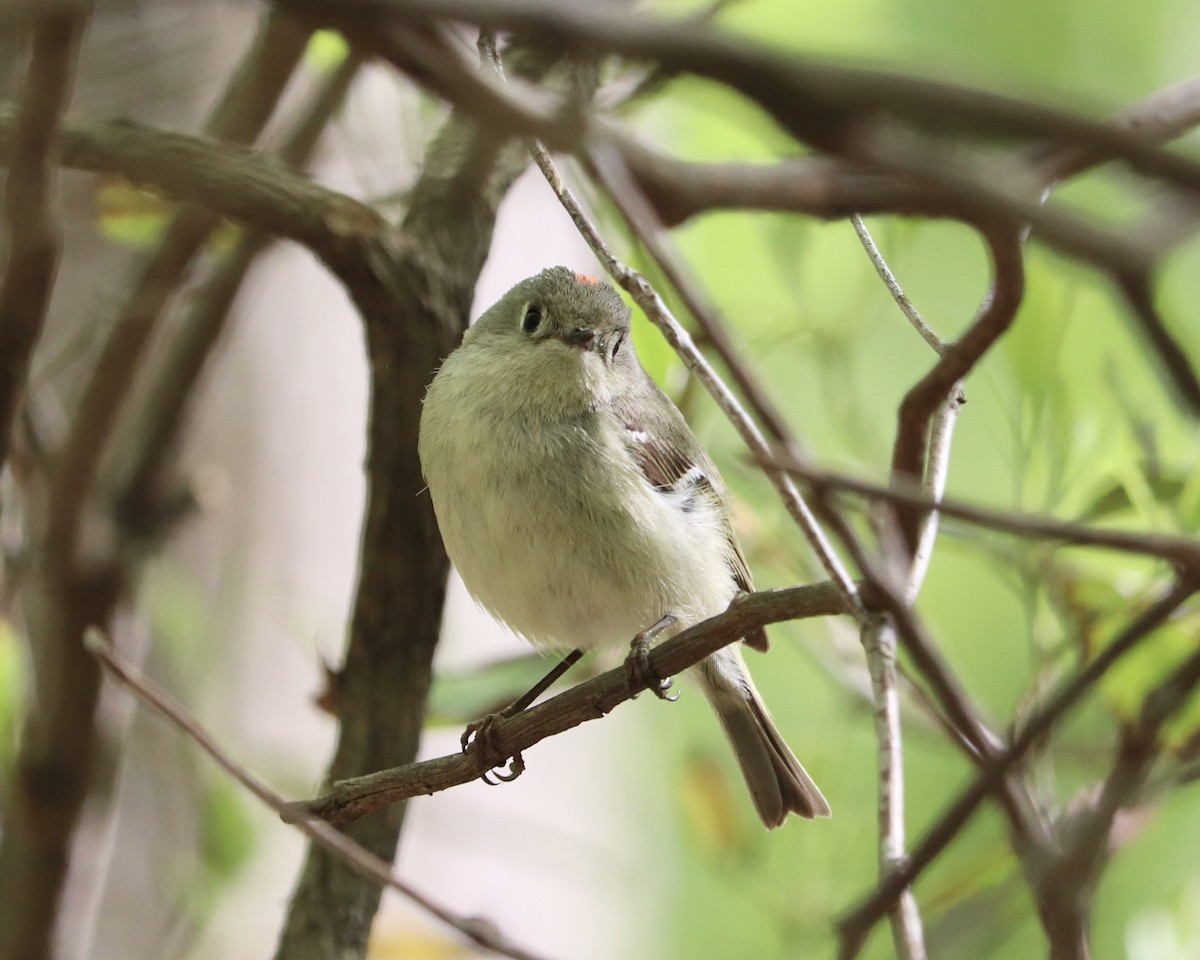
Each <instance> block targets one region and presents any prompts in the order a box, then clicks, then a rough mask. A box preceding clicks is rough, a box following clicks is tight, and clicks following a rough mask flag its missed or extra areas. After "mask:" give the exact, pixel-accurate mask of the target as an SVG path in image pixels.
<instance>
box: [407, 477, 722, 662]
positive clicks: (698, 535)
mask: <svg viewBox="0 0 1200 960" xmlns="http://www.w3.org/2000/svg"><path fill="white" fill-rule="evenodd" d="M476 463H477V465H476V466H474V467H472V466H471V465H469V464H467V463H463V464H461V466H462V469H460V470H459V471H457V472H456V476H455V477H454V478H453V479H452V480H450V481H449V483H448V484H447V485H446V486H445V487H443V488H442V489H440V490H435V489H434V488H433V486H432V485H431V491H433V493H434V506H435V509H437V512H438V516H439V521H441V518H443V517H446V518H450V517H452V518H453V521H452V522H450V523H446V522H442V534H443V539H444V540H445V543H446V549H447V552H448V553H449V555H450V558H451V560H452V561H453V562H454V564H455V566H456V567H457V568H458V571H459V573H460V575H461V576H462V578H463V582H464V583H465V584H466V586H467V589H468V590H469V591H470V593H471V594H472V596H473V597H474V598H475V600H476V601H477V602H478V603H479V604H480V605H481V606H483V607H484V608H485V609H487V610H488V611H489V612H490V613H492V614H493V615H494V616H495V617H496V618H497V619H499V620H501V621H502V622H503V623H505V624H506V625H507V626H508V627H510V628H511V629H512V630H514V631H515V632H517V633H519V634H521V635H522V636H524V637H526V638H527V639H528V640H530V641H532V642H533V643H535V644H538V645H540V646H547V647H560V648H566V649H569V648H572V647H580V648H583V649H589V648H595V647H603V646H619V645H624V644H628V643H629V641H630V640H631V639H632V638H633V636H634V635H635V634H636V633H638V632H640V631H642V630H645V629H646V628H648V627H650V626H652V625H653V624H655V623H657V622H658V620H660V619H661V618H662V617H663V616H664V615H666V614H671V615H673V616H675V617H676V618H677V620H678V621H679V623H680V624H681V625H687V624H688V623H692V622H696V621H697V620H700V619H703V617H705V616H709V615H711V614H713V613H716V612H718V611H720V610H721V609H723V608H724V607H725V605H726V604H727V603H728V602H729V600H730V598H731V597H732V596H733V594H734V592H735V587H734V584H733V581H732V577H731V574H730V570H729V567H728V564H727V562H726V560H725V554H724V551H723V548H722V535H721V534H720V532H719V531H717V530H716V529H715V528H716V527H717V524H715V523H714V524H706V523H705V522H704V518H703V517H701V518H696V517H694V516H688V515H685V514H684V513H683V512H681V511H680V510H678V509H677V508H676V507H675V506H673V505H672V504H671V503H670V502H668V500H667V499H666V498H665V497H663V496H662V495H661V494H659V493H658V492H657V491H655V490H654V489H653V488H651V487H650V486H649V484H647V483H645V482H644V481H642V480H641V478H640V477H625V476H624V475H622V474H620V473H616V474H615V481H614V471H612V470H611V469H610V468H606V469H604V470H602V471H592V470H591V467H593V466H596V465H595V464H592V465H589V464H587V463H582V462H581V463H577V464H572V467H573V469H575V470H577V471H582V472H583V473H584V474H585V475H586V474H588V473H593V472H597V473H599V474H600V475H602V476H604V477H605V478H606V479H607V480H608V481H609V482H608V483H606V484H598V483H595V482H586V483H578V484H573V485H572V489H573V490H574V491H575V495H571V494H567V493H564V491H563V490H562V489H561V488H559V489H557V490H554V489H551V487H550V486H549V483H548V482H546V481H545V478H546V477H547V476H556V477H561V476H564V475H566V476H569V475H570V474H569V473H564V471H563V470H562V469H561V466H562V465H561V464H558V465H556V469H553V470H545V469H543V470H537V469H535V470H533V471H525V472H522V473H517V472H515V471H512V470H492V471H484V470H483V469H481V468H480V466H479V464H480V461H477V462H476ZM584 491H586V495H584ZM448 497H453V498H454V499H455V507H454V509H452V510H446V509H445V503H444V501H445V500H446V498H448ZM439 501H443V502H442V503H439Z"/></svg>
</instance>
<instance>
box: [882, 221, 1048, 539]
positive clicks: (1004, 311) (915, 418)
mask: <svg viewBox="0 0 1200 960" xmlns="http://www.w3.org/2000/svg"><path fill="white" fill-rule="evenodd" d="M984 239H985V240H986V241H987V244H988V247H989V249H990V251H991V254H992V264H993V270H992V277H993V280H992V288H991V291H990V294H989V298H988V301H987V303H986V304H985V305H984V307H983V309H982V310H980V312H979V316H978V317H977V318H976V320H975V321H974V322H973V323H972V324H971V325H970V327H968V328H967V331H966V332H965V333H964V334H963V335H962V337H960V338H959V339H958V340H956V341H954V343H952V344H949V345H948V346H947V347H946V349H945V351H944V352H943V353H942V354H941V356H940V357H939V358H938V362H937V363H936V364H935V365H934V366H933V368H932V369H931V370H930V371H929V373H927V374H926V375H925V376H924V377H922V378H921V380H920V381H918V382H917V384H916V385H915V386H913V388H912V389H910V390H909V391H908V393H907V394H905V396H904V400H903V401H902V402H901V404H900V412H899V417H898V425H897V430H896V442H895V446H894V449H893V453H892V479H893V481H896V480H900V479H901V478H903V477H910V478H918V479H919V478H921V477H923V476H924V475H925V471H926V466H927V462H928V453H929V439H930V438H929V428H930V421H931V420H932V418H933V415H934V413H935V412H936V411H937V408H938V406H939V405H941V404H943V403H945V402H946V400H947V398H949V397H951V396H952V395H953V391H955V390H956V389H958V384H959V382H960V381H961V380H963V378H964V377H966V375H967V374H968V373H970V372H971V370H972V369H974V367H975V365H976V364H978V363H979V361H980V360H982V359H983V357H984V356H985V355H986V353H987V352H988V350H990V349H991V348H992V347H993V346H994V345H995V343H996V341H997V340H999V339H1000V337H1001V335H1003V333H1004V332H1005V331H1006V330H1007V329H1008V328H1009V327H1010V326H1011V325H1012V322H1013V320H1014V319H1016V315H1017V308H1018V307H1019V306H1020V305H1021V300H1022V298H1023V296H1024V292H1025V268H1024V261H1023V259H1022V252H1021V243H1020V237H1019V236H1018V235H1017V234H1016V233H1015V232H1014V231H1012V230H1010V229H1008V228H1007V227H1000V228H994V229H991V230H985V231H984ZM899 520H900V527H901V530H902V531H903V533H904V536H905V539H906V541H907V542H908V544H909V546H910V549H911V548H913V547H915V545H916V528H917V525H918V517H917V516H916V515H914V513H913V512H912V511H901V512H900V514H899Z"/></svg>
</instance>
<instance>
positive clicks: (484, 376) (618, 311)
mask: <svg viewBox="0 0 1200 960" xmlns="http://www.w3.org/2000/svg"><path fill="white" fill-rule="evenodd" d="M418 447H419V453H420V458H421V467H422V470H423V472H424V475H425V480H426V482H427V484H428V486H429V493H430V495H431V497H432V498H433V507H434V512H435V513H436V515H437V521H438V526H439V528H440V530H441V533H442V539H443V540H444V541H445V544H446V551H447V553H448V554H449V556H450V559H451V560H452V561H453V562H454V565H455V566H456V567H457V568H458V572H459V574H460V575H461V576H462V579H463V582H464V583H465V584H466V587H467V589H468V590H469V591H470V593H471V595H472V596H473V597H474V598H475V600H476V601H477V602H478V603H479V604H480V605H481V606H482V607H483V608H484V609H486V610H487V611H488V612H490V613H491V614H492V615H493V616H494V617H495V618H496V619H497V620H499V621H501V622H502V623H504V624H505V625H507V626H508V627H509V628H510V629H511V630H513V631H514V632H515V633H517V634H519V635H521V636H523V637H525V638H526V639H527V640H529V641H530V642H532V643H534V644H535V645H538V646H541V647H548V648H560V649H570V648H578V649H581V650H589V649H596V648H601V647H620V646H625V645H628V644H629V643H630V641H631V640H633V639H634V638H635V637H637V636H639V635H646V633H647V631H661V632H662V633H663V635H670V634H672V633H677V632H678V631H679V630H681V629H684V628H686V627H688V626H691V625H692V624H695V623H698V622H700V621H701V620H704V619H706V618H708V617H710V616H713V615H715V614H717V613H720V612H721V611H722V610H724V609H725V608H726V607H727V606H728V605H729V602H730V600H732V599H733V598H734V597H735V596H736V595H737V594H738V593H739V592H740V591H749V590H750V589H751V580H750V571H749V569H748V568H747V566H746V560H745V557H744V556H743V555H742V551H741V548H740V547H739V546H738V542H737V539H736V537H735V535H734V532H733V525H732V522H731V519H730V514H729V506H728V502H727V493H726V489H725V484H724V482H723V481H722V479H721V476H720V474H719V473H717V469H716V467H715V466H714V465H713V463H712V461H711V460H710V459H709V458H708V456H707V455H706V454H705V452H704V451H703V449H701V447H700V444H699V442H698V441H697V440H696V437H695V435H694V434H693V433H692V431H691V428H690V427H689V426H688V425H687V422H686V421H685V420H684V418H683V415H682V414H681V413H680V412H679V410H678V408H677V407H676V406H675V405H674V404H673V403H672V402H671V401H670V399H669V398H668V397H667V395H666V394H664V393H663V392H662V391H661V390H660V389H659V388H658V386H657V385H656V384H655V383H654V381H653V380H652V379H651V378H650V376H649V375H648V374H647V373H646V371H645V370H644V369H643V368H642V365H641V364H640V363H639V362H638V358H637V355H636V354H635V352H634V349H633V344H632V342H631V340H630V312H629V308H628V307H627V306H626V305H625V303H624V301H622V299H621V297H620V295H619V294H618V293H617V291H616V290H614V289H613V288H612V287H611V286H609V285H608V284H606V283H601V282H599V281H597V280H595V279H594V278H591V277H585V276H582V275H579V274H576V273H574V272H572V271H571V270H569V269H567V268H566V267H553V268H551V269H548V270H543V271H542V272H541V273H539V274H538V275H537V276H535V277H531V278H529V279H527V280H524V281H522V282H521V283H518V284H517V285H516V286H515V287H513V288H512V289H511V290H509V291H508V293H506V294H505V295H504V296H503V297H501V298H500V300H499V302H498V303H496V305H495V306H493V307H492V308H491V309H489V310H488V311H487V312H486V313H484V314H483V316H481V317H480V318H479V320H478V321H477V322H476V323H475V325H474V326H472V327H471V328H470V329H468V330H467V332H466V334H465V336H464V337H463V341H462V344H461V346H459V347H458V349H456V350H455V351H454V352H453V353H451V354H450V356H449V357H447V359H446V361H445V362H444V363H443V364H442V366H441V368H440V369H439V370H438V372H437V375H436V376H435V377H434V379H433V382H432V384H430V387H429V391H428V393H427V395H426V397H425V403H424V406H423V409H422V413H421V429H420V439H419V443H418ZM664 628H665V629H664ZM745 643H747V644H748V645H749V646H751V647H754V648H755V649H759V650H765V649H766V647H767V638H766V634H765V633H764V632H763V630H762V629H758V630H755V631H754V632H753V633H751V634H750V635H749V636H747V637H746V638H745ZM739 646H740V645H739V644H734V645H732V646H728V647H725V648H723V649H722V650H719V651H718V652H716V653H714V654H713V655H712V656H710V657H708V658H706V659H705V660H703V661H702V662H701V663H700V664H698V665H697V666H695V667H693V668H691V670H690V671H689V673H690V674H692V675H693V679H694V680H695V681H697V682H698V684H699V686H700V689H701V690H702V691H703V692H704V695H705V697H706V698H707V699H708V701H709V703H710V704H711V705H712V707H713V709H714V710H715V711H716V714H717V716H718V717H719V718H720V721H721V724H722V726H723V727H724V729H725V733H726V734H727V735H728V738H729V740H730V742H731V743H732V745H733V749H734V752H735V754H736V756H737V760H738V764H739V765H740V767H741V770H742V774H743V776H744V777H745V780H746V783H747V785H748V786H749V789H750V795H751V797H752V799H753V801H754V806H755V808H756V809H757V811H758V814H759V816H760V817H761V818H762V821H763V823H764V824H766V825H767V827H778V826H780V825H781V824H782V823H783V822H784V820H785V819H786V818H787V816H788V814H789V813H797V814H799V815H800V816H802V817H809V818H812V817H827V816H829V804H828V803H826V801H825V798H824V797H823V796H822V795H821V791H820V790H819V789H818V788H817V785H816V784H815V783H814V782H813V780H812V778H811V777H810V776H809V775H808V773H807V772H805V770H804V768H803V767H802V766H801V765H800V762H799V761H798V760H797V759H796V758H795V756H794V755H793V754H792V752H791V750H789V749H788V747H787V744H786V743H784V741H783V738H782V737H781V736H780V734H779V731H778V730H777V729H776V728H775V725H774V723H773V722H772V721H771V717H770V714H769V713H768V712H767V708H766V706H765V705H764V704H763V701H762V698H761V697H760V696H759V693H758V691H757V690H756V689H755V687H754V683H753V681H752V680H751V679H750V674H749V672H748V671H747V669H746V665H745V663H744V661H743V660H742V654H741V651H740V649H739Z"/></svg>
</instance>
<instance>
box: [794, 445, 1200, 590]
mask: <svg viewBox="0 0 1200 960" xmlns="http://www.w3.org/2000/svg"><path fill="white" fill-rule="evenodd" d="M774 465H775V466H777V467H779V468H781V469H784V470H787V471H788V472H789V473H791V474H792V475H793V476H796V477H799V478H800V479H802V480H803V481H805V483H807V484H810V485H811V486H813V487H814V488H815V489H821V490H830V491H834V490H845V491H848V492H850V493H855V494H858V495H861V496H864V497H868V498H870V499H872V500H881V501H886V502H889V503H896V504H899V505H902V506H907V507H913V508H916V509H920V510H937V511H939V512H940V513H942V514H943V515H944V516H947V517H953V518H954V519H957V520H962V521H964V522H966V523H970V524H973V525H975V526H980V527H986V528H987V529H989V530H996V531H997V532H1000V533H1005V534H1009V535H1011V536H1014V537H1021V538H1022V539H1031V540H1057V541H1059V542H1061V543H1064V544H1069V545H1071V546H1080V547H1095V548H1098V549H1104V550H1117V551H1121V552H1123V553H1133V554H1138V555H1140V556H1145V557H1152V558H1155V559H1159V560H1165V561H1167V562H1169V563H1174V564H1178V565H1180V566H1181V567H1184V568H1187V569H1190V570H1200V543H1197V541H1195V540H1193V539H1190V538H1188V537H1177V536H1172V535H1171V534H1166V533H1130V532H1129V531H1126V530H1105V529H1102V528H1096V527H1087V526H1083V525H1081V524H1077V523H1069V522H1067V521H1063V520H1056V519H1054V518H1053V517H1045V516H1038V515H1036V514H1030V513H1016V512H1013V511H1010V510H995V509H992V508H990V507H981V506H976V505H974V504H969V503H965V502H963V501H962V500H956V499H947V498H943V499H940V500H934V499H932V498H930V497H928V496H927V495H926V494H925V492H924V491H923V490H922V489H921V487H920V485H919V484H917V483H914V482H912V481H908V482H898V483H897V484H896V485H895V486H884V485H882V484H878V483H872V482H871V481H869V480H860V479H858V478H856V477H851V476H849V475H847V474H844V473H838V472H836V471H832V470H819V469H816V468H814V467H810V466H807V465H805V464H801V463H792V462H790V461H785V460H782V459H776V460H775V461H774Z"/></svg>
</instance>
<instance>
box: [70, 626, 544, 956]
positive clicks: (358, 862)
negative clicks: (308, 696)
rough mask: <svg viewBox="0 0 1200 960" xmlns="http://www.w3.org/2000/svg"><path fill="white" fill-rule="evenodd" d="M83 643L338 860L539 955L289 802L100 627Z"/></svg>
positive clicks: (440, 914)
mask: <svg viewBox="0 0 1200 960" xmlns="http://www.w3.org/2000/svg"><path fill="white" fill-rule="evenodd" d="M83 642H84V646H85V647H86V649H87V651H88V652H89V653H90V654H92V655H93V656H94V657H96V658H97V659H98V660H99V661H100V662H101V663H102V664H103V665H104V666H105V668H106V669H107V670H108V671H109V674H110V676H112V677H113V678H114V679H116V680H117V681H118V682H119V683H120V684H121V685H122V686H124V687H125V688H126V689H127V690H129V691H130V692H131V693H132V694H133V695H134V696H135V697H137V699H138V700H140V701H141V702H142V703H143V704H144V705H146V706H147V707H149V708H150V709H151V710H153V711H154V712H155V713H157V714H159V715H160V716H161V717H163V718H164V719H165V720H167V721H168V722H170V723H171V725H172V726H174V727H175V728H176V729H177V730H179V731H180V732H181V733H183V735H184V736H186V737H188V738H189V739H190V740H192V741H193V742H194V743H195V744H196V745H197V746H198V747H200V749H201V750H203V751H204V752H205V753H207V754H208V755H209V757H211V758H212V760H213V761H214V762H215V763H216V764H217V766H219V767H220V768H221V769H222V770H224V771H225V772H226V773H227V774H229V776H231V777H232V778H233V779H234V780H236V781H237V782H238V783H239V784H241V785H242V786H243V787H244V788H245V789H246V790H248V791H249V792H250V793H252V794H253V795H254V796H255V797H256V798H257V799H258V800H259V801H260V802H261V803H263V804H264V805H265V806H267V807H269V808H270V809H272V810H274V811H275V812H276V813H277V814H279V815H280V816H281V817H284V816H285V815H286V820H287V822H289V823H291V824H293V825H294V826H295V827H296V829H298V830H299V831H300V832H301V833H303V834H305V835H306V836H307V837H308V838H309V839H310V840H312V841H313V842H314V843H316V844H318V845H319V846H321V847H323V848H324V849H325V850H326V851H328V852H329V853H330V854H332V855H333V856H334V857H336V858H337V859H338V860H339V861H341V862H342V863H344V864H346V865H347V866H348V867H350V868H351V869H353V870H354V871H356V872H357V873H359V874H361V875H362V876H364V877H367V878H368V879H370V880H374V881H375V882H376V883H378V884H380V885H381V886H385V887H390V888H391V889H393V890H395V891H397V892H398V893H401V894H403V895H404V896H405V897H406V898H407V899H408V900H410V901H411V902H412V903H414V904H416V905H417V906H418V907H420V908H421V909H422V910H424V911H425V912H426V913H428V914H430V916H433V917H435V918H437V919H438V920H440V921H441V922H442V923H444V924H446V925H447V926H449V927H451V928H453V929H454V930H455V931H457V932H458V933H459V934H461V935H462V936H463V937H465V938H466V939H467V940H469V941H470V942H471V943H474V944H475V945H476V946H479V947H482V948H483V949H485V950H490V951H492V952H493V953H498V954H500V955H501V956H505V957H512V958H514V960H536V958H535V955H534V954H532V953H530V952H529V951H528V950H525V949H523V948H521V947H518V946H517V945H515V944H514V943H512V942H511V941H509V940H508V939H507V938H506V937H505V936H504V935H503V934H502V933H501V932H500V931H499V930H498V929H497V928H496V926H495V925H494V924H492V923H491V922H489V921H487V920H482V919H480V918H478V917H463V916H460V915H458V914H456V913H453V912H452V911H450V910H448V909H447V908H445V907H443V906H441V905H440V904H438V903H437V902H436V901H434V900H432V899H430V898H429V897H427V896H426V895H425V894H423V893H421V892H420V891H418V890H417V889H415V888H414V887H412V886H410V885H409V884H408V883H407V882H406V881H404V880H401V879H400V878H399V877H397V876H396V875H395V874H394V873H392V871H391V868H390V867H389V865H388V864H387V863H386V862H385V861H384V860H383V859H382V858H380V857H377V856H375V855H374V854H373V853H371V852H370V851H369V850H367V849H365V848H364V847H363V846H361V845H360V844H358V843H355V842H354V841H353V840H351V839H350V838H349V837H347V836H345V835H344V834H342V833H339V832H338V831H337V830H336V829H334V828H333V827H331V826H330V825H329V824H328V823H326V822H325V821H324V820H322V819H321V818H320V817H317V816H313V815H311V814H308V813H305V812H304V811H303V810H299V809H297V808H295V807H294V806H293V805H291V804H289V803H288V801H287V800H285V799H284V798H283V797H282V796H280V795H279V794H278V793H276V792H275V791H274V790H272V789H271V788H270V787H269V786H267V784H266V783H264V782H263V781H262V780H260V779H258V777H256V776H255V775H254V774H253V773H251V772H250V771H249V770H248V769H247V768H246V767H244V766H242V765H241V764H240V763H238V762H237V761H235V760H234V759H233V758H232V757H231V756H230V755H229V754H228V753H227V752H226V751H225V750H224V749H223V748H222V747H221V746H220V745H219V744H218V743H217V742H216V740H215V739H214V738H213V736H212V735H211V734H210V733H209V732H208V731H207V730H205V729H204V727H202V726H201V725H200V723H199V721H197V720H196V719H195V718H194V717H192V716H191V715H190V714H189V713H188V712H187V710H185V709H184V707H183V706H182V705H181V704H180V703H179V702H178V701H176V700H175V699H174V698H173V697H172V696H171V695H170V694H169V693H167V692H166V691H165V690H163V689H162V688H161V687H159V686H158V685H157V684H156V683H154V682H153V681H151V680H150V679H149V678H147V677H146V676H145V675H144V674H143V673H142V672H141V671H140V670H138V668H137V667H135V666H134V665H133V664H132V663H130V662H129V661H127V660H125V659H124V658H123V657H121V656H120V655H119V654H118V653H117V652H116V650H114V649H113V647H112V645H111V644H110V643H109V641H108V639H107V638H106V637H105V636H104V634H103V633H102V632H101V631H100V630H98V629H96V628H94V627H92V628H89V629H88V630H87V631H86V632H85V633H84V639H83Z"/></svg>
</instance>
